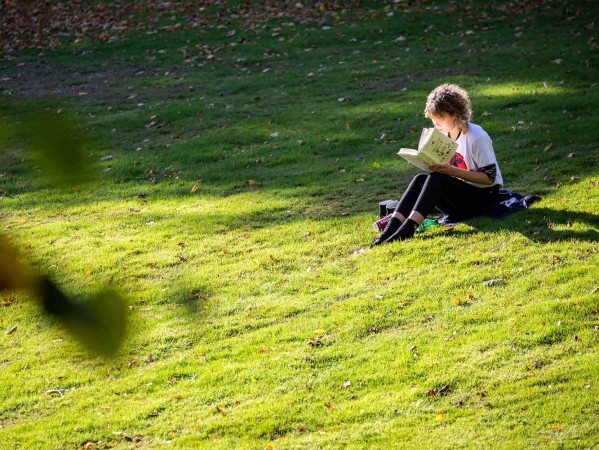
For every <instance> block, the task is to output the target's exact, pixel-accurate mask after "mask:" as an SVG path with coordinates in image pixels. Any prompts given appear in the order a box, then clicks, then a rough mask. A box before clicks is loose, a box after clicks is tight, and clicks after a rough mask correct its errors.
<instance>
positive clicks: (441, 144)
mask: <svg viewBox="0 0 599 450" xmlns="http://www.w3.org/2000/svg"><path fill="white" fill-rule="evenodd" d="M457 148H458V144H457V142H455V141H452V140H451V139H449V138H448V137H447V136H445V135H444V134H443V133H441V132H440V131H439V130H436V129H433V132H432V133H431V135H430V136H429V139H428V141H427V142H426V143H425V144H424V146H423V147H422V149H421V150H420V156H421V157H422V158H425V159H426V160H427V161H431V163H430V164H443V163H446V162H447V161H449V158H451V157H452V155H453V154H454V153H455V151H456V149H457ZM430 164H429V165H430Z"/></svg>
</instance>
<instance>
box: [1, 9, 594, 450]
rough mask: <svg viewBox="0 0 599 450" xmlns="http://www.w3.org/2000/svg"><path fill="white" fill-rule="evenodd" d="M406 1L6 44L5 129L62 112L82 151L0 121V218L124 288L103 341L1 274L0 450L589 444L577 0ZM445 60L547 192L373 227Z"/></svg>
mask: <svg viewBox="0 0 599 450" xmlns="http://www.w3.org/2000/svg"><path fill="white" fill-rule="evenodd" d="M306 3H307V2H306ZM402 3H403V2H400V3H393V2H389V3H388V4H386V5H384V4H380V5H377V4H372V5H368V4H367V6H360V7H358V6H354V8H353V9H349V10H342V11H340V12H339V13H332V12H330V11H328V12H327V10H326V9H325V11H324V12H321V13H319V14H316V15H315V16H314V17H313V18H312V19H302V18H293V17H291V18H290V17H282V18H279V19H277V18H272V17H271V18H268V19H256V18H255V15H259V14H258V11H250V14H253V16H252V17H254V20H251V21H250V20H249V19H247V18H246V17H245V16H244V13H241V14H239V16H237V17H227V19H226V20H220V21H217V20H216V19H215V18H213V17H212V16H210V15H207V16H206V17H207V18H208V19H207V23H206V25H205V26H203V27H200V28H191V27H188V26H187V25H189V24H190V19H189V18H188V17H187V16H185V15H184V14H183V13H182V12H181V11H178V12H177V13H176V14H178V15H177V17H175V18H174V19H172V21H176V22H181V23H182V26H180V27H179V28H177V29H176V31H173V32H168V31H159V32H158V33H155V34H145V33H143V32H137V33H135V32H134V33H132V34H130V35H129V36H128V38H127V39H126V40H125V39H123V40H121V41H119V42H116V43H96V42H93V41H89V40H85V39H83V40H81V41H80V42H77V43H74V44H71V45H69V46H65V47H61V48H55V49H52V50H48V51H46V53H45V54H44V56H37V51H35V52H34V51H30V50H29V51H25V50H23V51H19V52H17V53H15V54H10V55H9V54H6V55H4V57H3V59H0V70H1V71H2V75H3V77H4V78H5V81H3V84H4V85H5V86H3V88H2V91H3V92H4V94H5V95H4V97H3V99H2V102H1V103H0V110H1V111H2V116H0V118H1V120H2V126H4V130H8V131H13V130H15V129H16V127H17V125H15V120H21V117H22V114H23V113H24V111H25V110H26V109H27V108H30V107H35V108H41V109H43V108H48V109H49V110H51V111H57V110H61V113H62V114H65V115H69V116H70V117H73V118H74V119H75V121H76V122H77V124H78V125H79V126H80V127H81V128H82V130H83V131H84V132H85V134H86V136H87V140H88V143H87V147H86V148H87V151H88V152H89V153H90V154H91V158H92V160H93V161H94V172H95V173H96V175H97V177H96V180H95V182H94V183H91V184H89V185H87V186H84V187H81V188H80V189H76V190H73V189H67V188H55V187H52V186H51V185H49V184H48V183H47V181H45V177H43V168H42V169H40V168H39V167H35V163H34V162H32V161H31V160H30V157H29V154H28V153H27V152H24V149H23V147H24V145H23V144H22V143H21V142H20V141H19V139H18V136H17V135H15V134H13V135H12V137H10V136H9V137H8V138H7V140H5V144H4V146H3V151H2V153H0V219H1V221H2V222H1V224H2V229H1V232H2V233H3V234H4V235H5V236H8V237H9V238H10V239H11V240H12V242H13V243H15V244H16V245H18V246H19V247H20V248H21V249H22V252H23V254H24V257H25V258H26V260H27V261H28V262H29V263H30V264H32V265H33V266H34V267H37V268H38V269H39V270H40V271H42V272H44V273H47V274H49V275H50V276H51V277H52V278H53V279H55V280H56V281H57V283H58V284H59V285H60V286H61V287H62V288H63V289H64V290H65V291H66V292H68V293H71V294H74V295H89V294H91V293H93V292H95V291H97V290H99V289H100V288H101V287H102V286H105V285H111V286H113V287H116V288H117V289H119V291H120V292H122V293H123V294H124V295H126V296H127V298H128V299H129V309H130V329H129V334H128V339H127V342H126V343H125V345H124V346H123V348H122V350H121V351H120V352H119V354H118V355H117V357H116V358H114V359H111V360H103V359H99V358H95V357H93V356H90V355H89V354H88V353H86V352H85V351H84V350H83V349H82V348H81V347H80V345H79V344H78V343H77V342H75V341H74V340H73V338H72V337H71V336H70V335H69V334H67V332H66V331H65V330H64V329H63V328H62V327H61V326H60V325H58V324H57V323H56V322H54V321H52V320H50V319H49V318H47V317H46V316H44V315H43V314H42V313H41V312H40V309H39V308H38V306H37V304H36V303H35V302H32V301H31V300H32V299H31V298H30V297H28V296H27V295H25V294H23V293H21V292H12V293H7V292H3V293H2V296H1V297H0V300H1V301H2V303H1V305H2V306H1V307H0V329H2V330H4V331H6V330H8V329H10V328H11V327H12V326H14V325H18V329H17V331H16V332H14V333H12V334H9V335H6V334H4V333H2V335H1V336H0V349H1V353H0V379H1V380H2V381H0V393H1V398H2V402H1V403H0V448H36V449H37V448H65V449H71V448H78V447H80V446H84V445H85V444H88V446H87V447H86V448H136V447H142V448H252V449H261V448H368V447H372V448H387V447H391V448H538V447H541V446H544V447H547V448H551V449H561V448H597V442H598V441H597V436H598V435H599V426H598V423H599V420H598V419H599V408H598V406H597V397H598V395H599V390H598V385H597V374H598V373H599V364H598V361H599V359H598V355H597V350H598V341H599V333H598V331H597V328H596V327H597V326H598V325H599V319H598V318H597V317H598V316H597V310H599V298H598V293H597V288H598V287H599V286H598V285H597V275H598V271H597V263H598V257H597V241H598V236H599V234H598V232H599V223H598V219H597V215H596V212H597V210H598V203H597V199H598V198H599V197H598V189H599V187H598V186H599V171H598V170H597V156H598V145H597V142H599V130H598V129H597V127H596V126H594V124H595V123H597V121H598V120H599V114H598V110H597V108H596V105H597V103H598V102H599V91H598V89H599V86H598V85H597V81H598V75H599V71H598V70H597V67H599V57H598V53H597V42H596V38H595V35H596V31H595V30H596V28H595V27H596V24H595V25H594V26H592V24H591V23H592V22H593V17H595V16H596V15H597V13H598V12H599V10H598V8H597V7H596V5H595V4H594V3H593V2H587V3H582V4H579V2H568V1H554V2H551V3H548V4H545V6H536V7H534V8H523V9H520V8H516V7H513V6H509V4H508V7H502V6H501V5H500V4H499V3H494V2H488V3H484V4H482V6H481V3H480V2H465V3H464V2H461V5H462V6H463V7H462V8H461V9H460V8H457V9H456V7H455V5H454V4H453V3H451V4H450V5H449V6H447V5H445V4H439V3H437V2H435V4H437V5H441V6H438V7H436V8H435V7H431V6H430V4H432V2H420V3H414V2H412V3H414V4H413V5H412V6H410V7H406V9H405V10H404V11H401V10H400V9H399V8H400V7H402V8H403V5H402ZM501 4H504V3H503V2H502V3H501ZM530 4H532V2H531V3H530ZM306 6H308V5H306ZM216 7H217V6H215V8H216ZM394 8H398V9H394ZM506 8H507V9H506ZM207 11H208V12H211V11H213V9H212V8H209V9H208V10H207ZM392 11H394V13H393V15H389V14H390V13H391V12H392ZM448 11H449V12H448ZM208 12H207V14H208ZM164 17H165V16H163V20H166V19H164ZM337 17H338V18H337ZM296 19H297V20H296ZM170 20H171V19H169V23H168V24H172V23H171V22H170ZM291 22H293V25H292V26H291V25H289V23H291ZM218 25H224V27H219V26H218ZM232 29H235V30H236V33H235V35H234V36H233V37H231V36H227V33H228V32H230V30H232ZM399 36H404V37H405V38H406V40H405V41H402V40H399V41H398V40H397V38H398V37H399ZM243 37H245V38H246V40H245V41H243V42H241V40H242V38H243ZM231 42H236V43H237V45H235V46H230V45H227V46H225V47H223V45H224V44H230V43H231ZM203 46H205V47H203ZM202 48H204V50H202ZM206 49H211V51H212V54H213V55H214V57H213V58H210V59H208V58H206V55H207V54H208V53H207V52H208V50H206ZM184 51H185V52H186V53H184ZM185 55H187V59H188V60H187V61H186V56H185ZM558 62H559V63H558ZM442 82H456V83H459V84H461V85H462V86H463V87H464V88H466V89H467V90H468V91H469V92H470V95H471V99H472V101H473V106H474V113H475V118H474V120H473V122H475V123H478V124H480V125H481V126H483V127H484V128H485V129H486V130H487V131H488V132H489V133H490V135H491V137H492V139H493V142H494V146H495V150H496V153H497V156H498V159H499V162H500V164H501V168H502V172H503V175H504V180H505V181H506V188H508V189H511V190H515V191H518V192H522V193H524V194H533V193H534V194H539V195H541V196H542V197H543V200H542V201H541V202H539V203H536V204H535V205H534V206H533V207H532V208H531V209H530V210H527V211H525V212H519V213H517V214H514V215H512V216H510V217H508V218H507V219H505V220H502V221H493V220H490V219H477V220H473V221H469V222H468V223H463V224H460V225H458V226H456V227H455V228H453V229H445V228H440V227H439V228H434V229H432V230H430V231H428V232H427V233H425V234H423V235H419V236H418V237H416V238H415V239H413V240H412V241H409V242H404V243H400V244H394V245H389V246H384V247H382V248H375V249H373V250H370V249H368V244H369V243H370V242H371V241H372V240H373V239H374V238H375V235H374V233H373V232H372V229H371V223H372V222H373V221H374V220H375V219H376V214H377V211H378V204H377V203H378V202H379V201H381V200H384V199H387V198H397V197H398V196H400V195H401V193H402V192H403V190H404V189H405V187H406V186H407V183H408V182H409V180H410V179H411V177H412V176H413V175H414V174H415V173H416V172H415V169H414V168H412V167H409V166H408V164H407V163H405V162H402V160H400V158H398V157H397V156H396V154H395V153H396V152H397V149H398V148H399V147H401V146H409V145H413V144H414V143H415V142H416V141H417V138H418V135H419V131H420V129H421V128H422V127H424V126H428V122H427V120H426V119H425V118H424V117H423V115H422V109H423V107H424V101H425V98H426V95H427V94H428V92H429V91H430V90H431V89H432V88H433V87H435V86H436V85H438V84H440V83H442ZM80 93H86V94H85V95H80ZM340 99H343V101H340ZM154 116H155V117H154ZM383 134H384V135H385V136H384V137H383V136H382V135H383ZM106 156H112V159H108V160H102V158H104V157H106ZM194 185H197V186H198V187H199V189H197V190H195V191H194V192H192V188H193V187H194ZM362 249H365V250H364V251H362ZM488 280H501V281H500V282H498V283H497V284H496V285H493V286H487V285H486V284H485V282H486V281H488ZM53 389H61V390H64V392H63V393H64V396H62V397H60V396H57V395H54V394H52V393H46V392H47V391H49V390H53ZM435 389H436V390H435Z"/></svg>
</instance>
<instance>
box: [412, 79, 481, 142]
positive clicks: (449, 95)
mask: <svg viewBox="0 0 599 450" xmlns="http://www.w3.org/2000/svg"><path fill="white" fill-rule="evenodd" d="M445 115H450V116H453V117H455V118H456V120H457V122H458V128H459V129H460V131H462V132H463V133H466V132H468V123H469V122H470V119H471V117H472V109H471V106H470V97H468V93H467V92H466V91H465V90H464V89H462V88H461V87H459V86H458V85H456V84H447V83H445V84H442V85H441V86H437V87H436V88H435V89H433V90H432V91H431V93H430V94H428V97H427V99H426V106H425V107H424V116H425V117H426V118H428V119H430V118H431V117H442V116H445Z"/></svg>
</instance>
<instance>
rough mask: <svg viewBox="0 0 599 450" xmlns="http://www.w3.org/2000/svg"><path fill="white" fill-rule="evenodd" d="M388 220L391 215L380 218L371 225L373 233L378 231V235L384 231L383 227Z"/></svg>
mask: <svg viewBox="0 0 599 450" xmlns="http://www.w3.org/2000/svg"><path fill="white" fill-rule="evenodd" d="M389 219H391V214H389V215H387V216H385V217H381V218H380V219H379V220H377V221H376V222H374V223H373V224H372V228H374V231H378V232H379V233H380V232H381V231H383V230H384V229H385V227H386V226H387V224H388V223H389Z"/></svg>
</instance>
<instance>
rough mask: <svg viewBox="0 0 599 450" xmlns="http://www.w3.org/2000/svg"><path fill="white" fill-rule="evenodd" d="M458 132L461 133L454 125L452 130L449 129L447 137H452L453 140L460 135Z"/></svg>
mask: <svg viewBox="0 0 599 450" xmlns="http://www.w3.org/2000/svg"><path fill="white" fill-rule="evenodd" d="M460 134H462V132H461V131H460V129H459V128H458V127H455V128H454V129H453V130H450V131H449V139H453V140H454V141H455V140H457V139H458V138H459V137H460Z"/></svg>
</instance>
